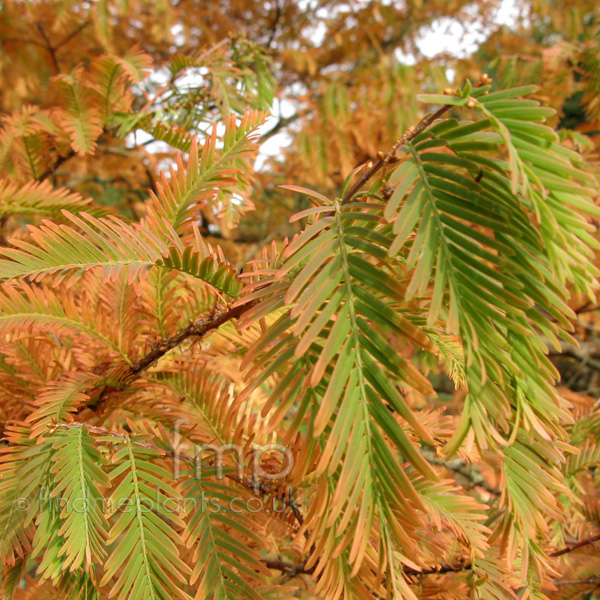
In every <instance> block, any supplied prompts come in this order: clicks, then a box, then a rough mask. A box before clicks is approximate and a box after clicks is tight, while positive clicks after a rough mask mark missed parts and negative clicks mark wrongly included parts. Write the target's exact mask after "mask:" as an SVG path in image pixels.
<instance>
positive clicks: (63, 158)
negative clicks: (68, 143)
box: [37, 148, 77, 181]
mask: <svg viewBox="0 0 600 600" xmlns="http://www.w3.org/2000/svg"><path fill="white" fill-rule="evenodd" d="M76 154H77V152H75V150H73V148H71V149H70V150H69V151H68V152H67V153H66V154H63V155H61V156H59V157H58V158H57V159H56V160H55V161H54V162H53V163H52V164H51V165H50V166H49V167H48V168H47V169H46V170H45V171H44V172H43V173H42V174H41V175H40V176H39V177H38V178H37V180H38V181H44V179H48V177H50V176H51V175H54V172H55V171H56V170H57V169H58V168H59V167H60V166H61V165H62V164H63V163H65V162H67V161H68V160H70V159H71V158H73V157H74V156H75V155H76Z"/></svg>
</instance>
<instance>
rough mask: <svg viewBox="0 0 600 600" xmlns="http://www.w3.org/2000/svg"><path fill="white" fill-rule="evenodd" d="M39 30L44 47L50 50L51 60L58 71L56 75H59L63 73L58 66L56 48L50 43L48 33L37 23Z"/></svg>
mask: <svg viewBox="0 0 600 600" xmlns="http://www.w3.org/2000/svg"><path fill="white" fill-rule="evenodd" d="M37 28H38V31H39V32H40V35H41V36H42V39H43V40H44V46H45V48H46V50H48V53H49V54H50V60H51V61H52V65H53V66H54V70H55V71H56V74H57V75H58V74H59V73H60V72H61V69H60V65H59V64H58V57H57V56H56V48H55V47H54V46H53V45H52V44H51V43H50V40H49V39H48V36H47V35H46V32H45V31H44V28H43V27H42V24H41V23H37Z"/></svg>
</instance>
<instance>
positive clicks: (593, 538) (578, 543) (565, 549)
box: [548, 533, 600, 558]
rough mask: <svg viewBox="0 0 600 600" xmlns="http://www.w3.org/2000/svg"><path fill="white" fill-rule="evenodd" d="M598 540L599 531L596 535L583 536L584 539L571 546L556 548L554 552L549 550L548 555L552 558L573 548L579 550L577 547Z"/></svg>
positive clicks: (572, 550) (599, 536)
mask: <svg viewBox="0 0 600 600" xmlns="http://www.w3.org/2000/svg"><path fill="white" fill-rule="evenodd" d="M598 541H600V533H599V534H598V535H593V536H591V537H589V538H585V539H584V540H581V541H580V542H577V543H576V544H573V545H572V546H567V547H565V548H562V549H561V550H556V552H551V553H550V554H549V555H548V556H551V557H552V558H556V557H558V556H563V555H565V554H569V552H574V551H575V550H579V548H583V547H584V546H589V545H590V544H595V543H596V542H598Z"/></svg>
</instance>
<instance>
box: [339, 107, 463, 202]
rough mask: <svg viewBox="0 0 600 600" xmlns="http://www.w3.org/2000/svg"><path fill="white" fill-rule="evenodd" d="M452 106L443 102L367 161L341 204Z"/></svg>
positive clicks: (350, 198) (347, 200)
mask: <svg viewBox="0 0 600 600" xmlns="http://www.w3.org/2000/svg"><path fill="white" fill-rule="evenodd" d="M451 108H452V105H451V104H444V106H442V107H441V108H438V109H437V110H436V111H435V112H434V113H430V114H429V115H427V116H426V117H425V118H424V119H422V120H421V121H420V122H419V124H418V125H416V126H412V127H409V128H408V129H407V130H406V131H405V132H404V134H403V135H402V137H401V138H400V139H399V140H398V141H397V142H396V143H395V144H394V145H393V146H392V147H391V148H390V149H389V150H388V151H387V152H386V153H385V154H383V153H380V155H379V158H378V159H377V160H376V161H375V162H371V161H369V162H368V163H367V164H366V165H365V167H366V169H365V170H363V172H362V175H361V176H360V177H359V178H358V179H357V181H356V182H355V183H354V184H353V185H352V186H351V187H350V188H349V189H348V190H347V191H346V193H345V194H344V195H343V196H342V202H341V203H342V204H345V203H346V202H350V200H352V198H353V197H354V195H355V194H356V193H357V192H358V191H359V190H360V189H361V188H362V186H363V185H365V183H367V181H369V180H370V179H371V178H372V177H373V176H374V175H375V174H376V173H377V172H378V171H380V170H381V169H382V168H383V167H384V166H385V165H387V164H388V163H390V162H391V161H393V160H394V159H395V154H396V151H397V150H398V148H400V146H402V144H405V143H406V142H410V141H411V140H413V139H414V138H416V137H417V136H418V135H419V134H420V133H421V132H422V131H424V130H425V129H427V127H429V126H430V125H432V124H433V123H434V122H435V121H437V119H439V118H440V117H441V116H442V115H444V114H445V113H446V112H447V111H448V110H450V109H451Z"/></svg>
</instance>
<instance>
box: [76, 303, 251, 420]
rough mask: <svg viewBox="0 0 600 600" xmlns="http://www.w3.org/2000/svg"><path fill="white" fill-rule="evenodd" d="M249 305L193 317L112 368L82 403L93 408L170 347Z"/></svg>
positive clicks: (236, 315) (202, 333)
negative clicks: (136, 358)
mask: <svg viewBox="0 0 600 600" xmlns="http://www.w3.org/2000/svg"><path fill="white" fill-rule="evenodd" d="M251 306H253V305H252V303H249V304H243V305H239V306H236V307H234V308H227V309H226V310H221V311H217V312H215V313H214V314H213V315H211V316H210V317H206V318H202V319H196V320H195V321H192V322H191V323H190V324H189V325H187V326H186V327H184V328H183V329H180V330H179V331H178V332H177V333H175V334H174V335H172V336H171V337H169V338H167V339H164V340H162V341H161V342H160V343H158V344H157V345H156V346H155V347H154V348H153V349H152V350H151V351H150V352H148V354H146V355H145V356H144V357H143V358H141V359H140V360H139V361H137V362H136V363H134V364H132V365H130V366H129V367H128V368H127V369H125V370H124V371H123V369H122V367H117V368H115V369H113V370H112V371H111V372H110V373H109V374H108V375H107V377H106V379H108V380H109V381H111V379H112V378H113V377H114V379H115V381H111V382H110V383H107V384H105V385H103V386H102V387H100V388H99V389H98V388H97V389H96V393H95V394H94V397H93V398H92V399H90V402H88V403H87V404H86V407H87V408H91V409H93V410H98V409H99V407H100V405H101V404H102V403H104V402H105V401H106V399H107V397H108V396H109V395H110V393H112V392H118V391H121V390H123V389H125V388H126V387H127V386H128V385H129V384H131V383H132V382H133V381H135V380H136V379H138V378H139V377H140V376H141V375H142V373H143V372H144V371H146V370H147V369H149V368H150V367H151V366H152V365H153V364H155V363H156V362H157V361H158V360H159V359H160V358H162V357H163V356H164V355H165V354H166V353H167V352H169V351H170V350H173V348H176V347H177V346H179V345H181V344H182V343H183V342H185V341H186V340H187V339H189V338H191V337H198V338H203V337H204V336H205V335H207V334H208V333H210V332H211V331H213V330H214V329H218V328H219V327H220V326H221V325H223V324H224V323H227V322H228V321H231V320H232V319H237V318H239V316H240V315H241V314H242V313H243V312H245V311H246V310H248V309H249V308H250V307H251Z"/></svg>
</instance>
